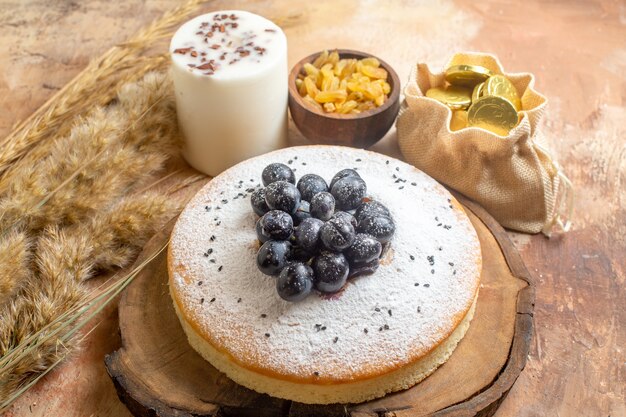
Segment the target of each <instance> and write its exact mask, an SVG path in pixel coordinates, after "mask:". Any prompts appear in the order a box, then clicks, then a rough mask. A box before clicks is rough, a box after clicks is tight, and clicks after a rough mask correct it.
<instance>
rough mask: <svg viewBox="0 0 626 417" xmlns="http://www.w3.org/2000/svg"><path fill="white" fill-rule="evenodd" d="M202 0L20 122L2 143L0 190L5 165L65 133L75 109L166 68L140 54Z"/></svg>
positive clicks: (110, 55)
mask: <svg viewBox="0 0 626 417" xmlns="http://www.w3.org/2000/svg"><path fill="white" fill-rule="evenodd" d="M204 2H206V0H190V1H188V2H186V3H185V4H183V5H181V6H180V7H177V8H175V9H173V10H171V11H169V12H166V13H165V14H164V15H163V17H161V18H160V19H159V20H156V21H155V22H153V23H152V24H150V25H149V26H147V27H146V28H144V29H142V30H140V31H139V32H138V33H137V34H136V35H135V36H134V37H133V38H131V39H130V40H129V41H127V42H124V43H122V44H120V45H117V46H114V47H113V48H111V49H109V50H108V51H107V52H106V53H104V55H102V56H101V57H100V58H98V59H97V60H95V61H92V62H91V63H90V64H89V65H88V66H87V67H86V68H85V70H84V71H82V72H81V73H80V74H78V75H77V76H76V77H75V78H74V79H73V80H72V81H70V82H69V83H68V84H67V85H65V86H64V87H63V88H62V89H61V90H59V91H58V92H57V93H56V94H55V95H53V96H52V97H51V98H50V99H49V100H48V101H47V102H46V103H45V104H44V105H43V106H42V107H40V108H39V110H37V111H36V112H35V113H33V114H32V115H31V116H30V117H29V118H28V119H26V120H25V121H23V122H22V123H20V124H18V125H17V126H16V127H15V129H14V130H13V131H12V132H11V133H10V134H9V135H8V136H7V137H5V139H4V140H3V141H2V143H0V176H1V178H0V192H2V190H4V189H5V188H6V186H7V180H6V177H7V175H6V171H7V170H8V169H9V168H11V170H15V169H17V168H16V167H14V165H15V162H16V161H18V160H19V159H20V158H23V157H24V155H25V154H26V153H27V152H28V151H29V150H30V149H32V148H33V146H35V145H36V144H38V143H40V142H41V141H43V140H45V139H47V138H49V137H50V135H52V134H58V135H63V134H65V133H66V132H67V131H69V129H70V127H71V124H72V122H73V120H74V117H75V116H76V110H77V109H83V108H91V107H93V106H97V105H105V104H107V103H108V102H110V101H111V99H113V97H114V94H115V93H114V92H115V91H116V90H117V88H118V86H119V85H121V84H124V83H128V82H132V81H134V80H137V79H139V78H140V77H142V76H143V75H144V74H145V73H146V72H148V71H150V70H155V69H160V68H162V67H163V65H165V63H166V62H167V58H166V57H165V56H163V55H159V56H156V57H142V54H144V53H146V52H147V51H148V50H149V49H150V48H151V47H153V46H154V42H155V41H157V40H159V39H163V38H166V37H168V36H170V35H171V29H172V26H174V25H176V24H179V23H180V22H181V21H182V20H183V19H184V18H186V17H187V16H189V14H190V13H192V12H193V11H195V10H196V9H197V7H198V5H200V4H202V3H204ZM42 153H44V154H45V151H44V152H42ZM35 160H36V159H35Z"/></svg>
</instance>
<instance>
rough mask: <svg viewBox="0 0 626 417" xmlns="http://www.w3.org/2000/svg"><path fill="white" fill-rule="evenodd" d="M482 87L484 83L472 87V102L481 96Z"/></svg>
mask: <svg viewBox="0 0 626 417" xmlns="http://www.w3.org/2000/svg"><path fill="white" fill-rule="evenodd" d="M483 87H485V83H480V84H476V87H474V90H473V91H472V102H474V101H476V100H478V99H479V98H481V97H482V96H483Z"/></svg>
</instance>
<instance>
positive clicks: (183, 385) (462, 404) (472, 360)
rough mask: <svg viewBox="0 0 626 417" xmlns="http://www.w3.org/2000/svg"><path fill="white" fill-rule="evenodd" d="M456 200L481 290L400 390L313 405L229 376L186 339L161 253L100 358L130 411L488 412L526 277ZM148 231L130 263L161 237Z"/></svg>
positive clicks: (499, 240) (497, 234)
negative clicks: (448, 351) (441, 351)
mask: <svg viewBox="0 0 626 417" xmlns="http://www.w3.org/2000/svg"><path fill="white" fill-rule="evenodd" d="M457 198H459V200H460V201H461V202H462V203H463V205H464V206H465V208H466V211H467V213H468V215H469V217H470V219H471V221H472V223H473V224H474V227H475V228H476V230H477V232H478V236H479V238H480V243H481V246H482V255H483V271H482V281H481V289H480V294H479V297H478V303H477V308H476V313H475V315H474V319H473V321H472V324H471V326H470V328H469V330H468V332H467V334H466V336H465V337H464V338H463V340H462V341H461V343H460V344H459V345H458V347H457V349H456V350H455V351H454V353H453V354H452V356H451V357H450V359H449V360H448V361H447V362H446V363H445V364H444V365H442V366H441V367H439V368H438V369H437V370H436V371H435V372H434V373H433V374H432V375H431V376H429V377H428V378H427V379H425V380H424V381H422V382H421V383H420V384H418V385H416V386H414V387H413V388H411V389H408V390H406V391H402V392H398V393H394V394H391V395H388V396H386V397H384V398H381V399H378V400H375V401H370V402H366V403H361V404H346V405H344V404H338V405H329V406H312V405H306V404H300V403H295V402H291V401H287V400H281V399H278V398H273V397H270V396H268V395H261V394H258V393H256V392H254V391H251V390H248V389H246V388H244V387H242V386H240V385H237V384H235V383H234V382H232V381H231V380H230V379H228V378H227V377H226V376H225V375H224V374H222V373H220V372H219V371H217V370H216V369H215V368H213V367H212V366H211V365H210V364H209V363H208V362H206V361H205V360H204V359H202V358H201V357H200V355H198V354H197V353H196V352H195V351H194V350H193V349H192V348H191V347H190V346H189V344H188V343H187V339H186V337H185V334H184V333H183V330H182V328H181V326H180V323H179V321H178V318H177V317H176V314H175V313H174V309H173V306H172V301H171V299H170V295H169V291H168V286H167V280H168V277H167V267H166V262H167V261H166V254H165V252H163V253H162V254H161V255H160V256H159V257H157V258H156V259H154V260H153V261H152V262H151V263H150V264H149V265H148V266H147V267H145V268H144V269H143V270H142V272H141V273H140V274H139V275H138V276H137V277H136V279H135V281H134V282H133V283H132V284H131V285H130V286H129V288H128V289H127V290H126V292H125V293H124V295H123V296H122V299H121V300H120V304H119V320H120V331H121V335H122V348H121V349H119V350H118V351H116V352H113V353H112V354H110V355H107V357H106V359H105V361H106V367H107V370H108V372H109V375H110V376H111V378H112V379H113V382H114V383H115V386H116V389H117V392H118V395H119V397H120V399H121V400H122V401H123V402H124V403H125V404H126V405H127V406H128V408H129V409H130V411H131V412H132V413H133V414H134V415H136V416H159V417H173V416H289V417H295V416H316V417H323V416H351V417H365V416H371V417H374V416H381V415H384V416H389V417H390V416H395V417H405V416H406V417H408V416H411V417H418V416H420V417H421V416H474V415H479V416H490V415H492V414H493V413H494V412H495V410H496V409H497V407H498V405H499V404H500V402H501V401H502V400H503V399H504V397H505V396H506V394H507V393H508V391H509V390H510V388H511V387H512V385H513V383H514V382H515V380H516V379H517V377H518V376H519V374H520V372H521V371H522V369H523V368H524V365H525V363H526V357H527V355H528V350H529V346H530V340H531V334H532V326H533V321H532V312H533V306H534V285H533V282H532V280H531V278H530V275H529V274H528V271H527V270H526V267H525V266H524V264H523V263H522V260H521V258H520V256H519V255H518V253H517V252H516V250H515V248H514V247H513V245H512V243H511V242H510V240H509V238H508V236H507V235H506V233H505V231H504V230H503V229H502V227H500V225H499V224H498V223H497V222H496V221H495V220H494V219H493V218H492V217H491V216H489V214H487V213H486V212H485V211H484V210H483V209H482V208H480V207H479V206H477V205H476V204H474V203H472V202H470V201H468V200H466V199H464V198H462V197H460V196H457ZM173 225H174V222H172V223H171V224H170V225H169V226H168V227H166V229H165V230H163V231H162V232H161V233H159V234H158V235H157V236H155V237H154V238H153V239H152V240H151V241H150V242H149V243H148V244H147V245H146V248H145V249H144V253H143V254H142V255H141V256H140V259H139V260H138V262H141V260H142V258H145V257H147V256H148V254H150V253H153V252H154V250H155V249H156V248H159V247H160V246H162V245H163V243H164V242H165V241H166V240H167V239H168V238H169V234H170V232H171V229H172V227H173Z"/></svg>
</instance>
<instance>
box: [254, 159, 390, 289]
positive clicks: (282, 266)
mask: <svg viewBox="0 0 626 417" xmlns="http://www.w3.org/2000/svg"><path fill="white" fill-rule="evenodd" d="M262 179H263V185H264V186H265V188H261V189H258V190H257V191H255V192H254V193H253V194H252V195H251V203H252V208H253V210H254V212H255V213H256V214H258V215H259V216H261V218H260V219H259V220H258V221H257V223H256V234H257V237H258V239H259V241H260V242H261V243H262V246H261V248H260V249H259V252H258V254H257V265H258V267H259V270H260V271H261V272H263V273H264V274H267V275H274V276H278V279H277V282H276V288H277V290H278V294H279V295H280V296H281V297H282V298H283V299H285V300H287V301H299V300H302V299H304V298H305V297H306V296H307V295H309V293H310V292H311V291H312V289H313V288H315V289H317V290H318V291H320V292H322V293H334V292H337V291H339V290H340V289H341V288H342V287H343V286H344V284H345V283H346V281H347V279H348V278H349V277H353V276H356V275H360V274H364V273H372V272H373V271H375V270H376V268H377V267H378V261H379V259H380V257H381V254H382V252H383V246H385V247H386V246H387V245H388V242H389V240H390V239H391V238H392V236H393V234H394V232H395V224H394V222H393V218H392V217H391V214H390V213H389V210H388V209H387V208H386V207H385V206H384V205H382V204H381V203H379V202H377V201H373V200H372V199H370V198H368V197H367V185H366V184H365V181H363V179H362V178H361V177H360V175H359V174H358V173H357V172H356V171H355V170H353V169H344V170H342V171H339V172H338V173H337V174H336V175H335V176H334V177H333V179H332V181H331V182H330V185H328V184H327V183H326V181H324V179H323V178H322V177H320V176H319V175H316V174H306V175H304V176H302V178H300V180H299V181H298V184H297V186H296V176H295V174H294V173H293V171H292V170H291V169H290V168H289V167H288V166H287V165H285V164H281V163H273V164H270V165H268V166H267V167H265V169H264V170H263V174H262Z"/></svg>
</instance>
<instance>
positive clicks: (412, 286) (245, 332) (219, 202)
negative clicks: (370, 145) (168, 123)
mask: <svg viewBox="0 0 626 417" xmlns="http://www.w3.org/2000/svg"><path fill="white" fill-rule="evenodd" d="M272 162H282V163H285V164H287V165H289V166H290V167H291V168H292V169H293V170H294V171H295V173H296V176H297V177H299V176H301V175H304V174H306V173H315V174H318V175H321V176H322V177H324V178H325V179H326V180H327V182H330V179H331V178H332V177H333V175H334V174H335V173H336V172H337V171H339V170H341V169H344V168H354V169H356V170H357V171H358V172H359V174H360V175H361V177H362V178H363V179H364V180H365V181H366V183H367V186H368V195H370V196H371V197H372V198H373V199H374V200H377V201H380V202H381V203H383V204H385V205H386V206H387V207H388V208H389V210H390V211H391V214H392V215H393V217H394V220H395V223H396V233H395V235H394V237H393V239H392V241H391V246H390V249H389V250H388V251H387V252H386V254H385V255H384V257H383V259H382V260H381V265H380V267H379V268H378V270H377V271H376V272H375V273H373V274H371V275H365V276H360V277H358V278H353V279H351V280H349V281H348V283H347V284H346V286H345V287H344V288H343V289H342V290H341V291H340V292H339V293H336V294H332V295H322V294H318V293H316V292H314V293H313V294H311V295H310V296H309V297H308V298H306V299H305V300H303V301H300V302H297V303H290V302H286V301H284V300H282V299H281V298H280V297H279V296H278V294H277V292H276V278H274V277H270V276H266V275H263V274H262V273H261V272H260V271H258V269H257V267H256V252H257V250H258V248H259V244H258V242H257V240H256V234H255V222H256V220H257V216H256V215H255V214H254V212H253V211H252V208H251V205H250V194H251V192H252V191H254V190H255V189H257V187H261V184H260V177H261V172H262V170H263V168H264V167H265V166H266V165H268V164H270V163H272ZM168 268H169V277H170V280H169V287H170V293H171V295H172V298H173V301H174V307H175V309H176V312H177V314H178V316H179V319H180V321H181V324H182V326H183V329H184V331H185V333H186V334H187V337H188V339H189V342H190V344H191V346H192V347H193V348H194V349H195V350H196V351H198V352H199V353H200V354H201V355H202V356H203V357H204V358H205V359H206V360H208V361H209V362H210V363H211V364H212V365H213V366H215V367H216V368H217V369H219V370H220V371H222V372H224V373H225V374H226V375H228V376H229V377H230V378H231V379H233V380H234V381H235V382H237V383H239V384H241V385H243V386H246V387H248V388H251V389H253V390H255V391H258V392H262V393H267V394H270V395H273V396H276V397H281V398H286V399H290V400H294V401H299V402H304V403H317V404H328V403H338V402H351V403H355V402H362V401H366V400H370V399H373V398H377V397H381V396H383V395H385V394H387V393H389V392H393V391H397V390H400V389H406V388H409V387H411V386H412V385H414V384H416V383H417V382H419V381H421V380H422V379H424V378H425V377H427V376H428V375H429V374H430V373H432V372H433V371H434V370H435V369H436V368H437V366H439V365H441V364H442V363H444V362H445V361H446V360H447V359H448V358H449V356H450V355H451V354H452V351H453V350H454V348H455V347H456V345H457V343H458V342H459V340H461V338H462V337H463V336H464V335H465V332H466V331H467V329H468V327H469V323H470V321H471V318H472V315H473V312H474V307H475V300H476V298H477V294H478V287H479V281H480V271H481V254H480V245H479V242H478V238H477V236H476V232H475V230H474V228H473V226H472V225H471V223H470V221H469V219H468V218H467V216H466V214H465V212H464V211H463V208H462V207H461V206H460V204H459V203H458V202H457V201H456V200H455V199H454V197H452V195H451V194H450V193H448V191H447V190H446V189H445V188H443V187H442V186H441V185H439V184H438V183H437V182H436V181H434V180H433V179H432V178H430V177H428V176H427V175H425V174H424V173H422V172H421V171H419V170H417V169H416V168H414V167H412V166H410V165H408V164H406V163H404V162H401V161H398V160H396V159H393V158H389V157H387V156H384V155H380V154H377V153H373V152H368V151H364V150H357V149H352V148H344V147H336V146H305V147H293V148H287V149H283V150H280V151H276V152H272V153H268V154H265V155H263V156H260V157H256V158H253V159H250V160H248V161H245V162H242V163H240V164H238V165H236V166H234V167H232V168H230V169H229V170H227V171H226V172H224V173H222V174H221V175H219V176H217V177H216V178H214V179H213V180H212V181H211V182H210V183H208V184H207V185H206V186H205V187H204V188H203V189H202V190H200V191H199V192H198V194H197V195H196V196H195V197H194V198H193V199H192V200H191V201H190V203H189V204H188V205H187V207H186V208H185V210H184V211H183V212H182V214H181V216H180V218H179V220H178V222H177V224H176V226H175V228H174V231H173V233H172V237H171V243H170V246H169V253H168Z"/></svg>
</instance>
